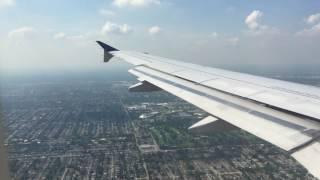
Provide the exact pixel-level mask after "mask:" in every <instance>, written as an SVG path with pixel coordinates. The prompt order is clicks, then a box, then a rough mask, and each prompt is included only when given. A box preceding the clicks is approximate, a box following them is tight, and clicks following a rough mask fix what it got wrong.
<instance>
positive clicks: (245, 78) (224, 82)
mask: <svg viewBox="0 0 320 180" xmlns="http://www.w3.org/2000/svg"><path fill="white" fill-rule="evenodd" d="M97 42H98V43H99V44H100V46H102V47H103V48H104V53H105V56H104V61H105V62H108V61H109V60H110V59H111V58H112V57H117V58H120V59H122V60H125V61H127V62H129V63H131V64H133V65H134V67H133V68H132V69H130V70H129V72H130V73H132V74H133V75H135V76H137V78H138V80H139V81H140V82H139V83H138V84H136V85H134V86H132V87H130V89H129V90H130V91H154V90H159V89H162V90H165V91H167V92H169V93H171V94H173V95H175V96H178V97H180V98H182V99H184V100H186V101H187V102H189V103H191V104H194V105H195V106H197V107H199V108H201V109H203V110H204V111H206V112H208V113H209V114H210V116H209V117H207V118H205V119H203V120H201V121H200V122H198V123H196V124H194V125H193V126H191V127H190V128H189V129H198V130H200V131H201V129H206V128H208V127H210V129H211V130H212V131H221V130H225V129H229V128H232V127H234V126H236V127H239V128H241V129H243V130H245V131H247V132H249V133H251V134H253V135H255V136H257V137H259V138H262V139H264V140H266V141H268V142H270V143H272V144H274V145H276V146H278V147H280V148H282V149H284V150H286V151H288V153H290V154H291V156H293V157H294V158H295V159H296V160H297V161H298V162H300V163H301V164H302V165H303V166H305V167H306V168H307V169H308V170H309V172H310V173H311V174H313V175H314V176H315V177H318V178H320V166H319V165H320V164H319V163H320V89H319V88H316V87H313V86H308V85H301V84H296V83H291V82H285V81H280V80H274V79H269V78H263V77H257V76H253V75H248V74H243V73H237V72H231V71H226V70H221V69H215V68H209V67H205V66H200V65H195V64H190V63H184V62H179V61H175V60H170V59H167V58H162V57H157V56H153V55H149V54H146V53H139V52H132V51H120V50H117V49H115V48H113V47H111V46H109V45H107V44H104V43H102V42H100V41H97Z"/></svg>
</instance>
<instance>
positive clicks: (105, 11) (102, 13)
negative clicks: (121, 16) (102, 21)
mask: <svg viewBox="0 0 320 180" xmlns="http://www.w3.org/2000/svg"><path fill="white" fill-rule="evenodd" d="M99 14H101V15H103V16H114V15H115V12H113V11H110V10H107V9H100V10H99Z"/></svg>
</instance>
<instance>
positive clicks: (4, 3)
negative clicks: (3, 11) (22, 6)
mask: <svg viewBox="0 0 320 180" xmlns="http://www.w3.org/2000/svg"><path fill="white" fill-rule="evenodd" d="M14 5H15V0H0V8H1V7H9V6H14Z"/></svg>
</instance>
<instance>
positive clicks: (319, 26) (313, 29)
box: [297, 22, 320, 36]
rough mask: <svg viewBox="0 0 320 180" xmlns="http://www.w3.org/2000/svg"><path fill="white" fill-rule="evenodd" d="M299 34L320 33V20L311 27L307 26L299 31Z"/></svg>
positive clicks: (312, 34) (311, 34) (310, 34)
mask: <svg viewBox="0 0 320 180" xmlns="http://www.w3.org/2000/svg"><path fill="white" fill-rule="evenodd" d="M297 35H298V36H315V35H320V22H319V23H318V24H316V25H314V26H312V27H311V28H306V29H304V30H302V31H300V32H298V33H297Z"/></svg>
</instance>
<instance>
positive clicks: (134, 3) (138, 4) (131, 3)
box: [113, 0, 160, 8]
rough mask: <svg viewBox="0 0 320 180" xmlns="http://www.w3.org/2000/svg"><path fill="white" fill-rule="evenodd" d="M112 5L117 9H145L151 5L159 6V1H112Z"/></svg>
mask: <svg viewBox="0 0 320 180" xmlns="http://www.w3.org/2000/svg"><path fill="white" fill-rule="evenodd" d="M113 4H114V5H115V6H117V7H120V8H121V7H128V6H131V7H146V6H149V5H152V4H156V5H158V4H160V0H114V1H113Z"/></svg>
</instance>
